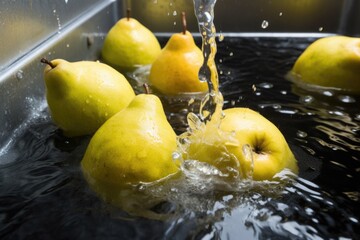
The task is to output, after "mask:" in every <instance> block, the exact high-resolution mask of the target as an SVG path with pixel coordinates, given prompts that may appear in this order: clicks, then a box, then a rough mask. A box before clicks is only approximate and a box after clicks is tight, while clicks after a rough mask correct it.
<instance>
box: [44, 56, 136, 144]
mask: <svg viewBox="0 0 360 240" xmlns="http://www.w3.org/2000/svg"><path fill="white" fill-rule="evenodd" d="M42 62H44V63H47V64H48V65H47V66H46V67H45V69H44V80H45V86H46V99H47V102H48V105H49V109H50V113H51V117H52V119H53V121H54V122H55V124H56V125H57V126H58V127H59V128H60V129H62V131H63V133H64V135H65V136H68V137H74V136H82V135H88V134H93V133H94V132H95V131H96V130H97V129H98V128H99V127H100V126H101V125H102V124H103V123H104V122H105V121H106V120H107V119H108V118H110V117H111V116H113V115H114V114H115V113H117V112H118V111H120V110H121V109H123V108H125V107H126V106H127V105H128V104H129V103H130V102H131V101H132V99H133V98H134V97H135V93H134V91H133V89H132V87H131V86H130V84H129V83H128V81H127V80H126V78H125V77H124V76H123V75H122V74H121V73H119V72H117V71H116V70H115V69H113V68H111V67H109V66H108V65H106V64H103V63H100V62H92V61H79V62H68V61H65V60H62V59H56V60H52V61H47V60H45V59H42Z"/></svg>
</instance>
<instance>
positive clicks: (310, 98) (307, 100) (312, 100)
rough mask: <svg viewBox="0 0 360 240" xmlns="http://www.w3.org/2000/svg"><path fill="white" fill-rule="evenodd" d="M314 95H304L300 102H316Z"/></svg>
mask: <svg viewBox="0 0 360 240" xmlns="http://www.w3.org/2000/svg"><path fill="white" fill-rule="evenodd" d="M314 100H315V99H314V97H313V96H310V95H307V96H303V97H301V98H300V102H302V103H312V102H314Z"/></svg>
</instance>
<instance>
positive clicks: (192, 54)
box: [149, 27, 208, 95]
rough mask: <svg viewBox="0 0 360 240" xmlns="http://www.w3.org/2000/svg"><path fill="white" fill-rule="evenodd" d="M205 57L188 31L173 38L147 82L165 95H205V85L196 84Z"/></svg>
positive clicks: (154, 66) (206, 87)
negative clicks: (202, 93)
mask: <svg viewBox="0 0 360 240" xmlns="http://www.w3.org/2000/svg"><path fill="white" fill-rule="evenodd" d="M203 61H204V57H203V54H202V52H201V50H200V49H199V48H198V47H197V45H196V44H195V41H194V38H193V36H192V35H191V33H190V32H189V31H186V28H185V27H184V31H183V32H182V33H175V34H173V35H172V36H171V37H170V39H169V41H168V42H167V43H166V45H165V47H164V49H163V50H162V51H161V54H160V55H159V56H158V58H157V59H156V60H155V61H154V63H153V64H152V66H151V69H150V75H149V82H150V85H152V86H153V87H154V88H155V89H157V90H158V91H160V92H161V93H163V94H166V95H176V94H180V93H187V92H205V91H207V90H208V85H207V82H202V81H200V80H199V70H200V67H201V66H202V65H203Z"/></svg>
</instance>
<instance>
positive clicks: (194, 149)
mask: <svg viewBox="0 0 360 240" xmlns="http://www.w3.org/2000/svg"><path fill="white" fill-rule="evenodd" d="M223 112H224V118H223V119H222V121H221V123H220V126H219V125H214V124H212V122H211V121H210V122H209V123H208V124H207V125H206V129H205V130H204V131H203V132H200V139H205V141H197V140H196V138H199V136H196V135H195V136H194V138H195V139H190V142H192V143H191V144H190V145H189V147H188V149H187V151H186V154H185V155H184V157H185V159H196V160H199V161H202V162H207V163H209V164H211V165H213V166H215V167H217V168H218V169H219V170H221V171H224V170H225V171H224V173H229V172H230V173H233V172H234V170H235V171H238V172H239V173H240V175H241V177H243V178H252V179H253V180H256V181H261V180H271V179H272V178H273V177H274V176H275V175H276V174H277V173H279V172H280V171H282V170H284V169H285V168H286V169H289V170H291V171H292V172H293V173H298V166H297V161H296V159H295V157H294V155H293V153H292V151H291V149H290V148H289V145H288V144H287V142H286V139H285V138H284V136H283V135H282V133H281V132H280V130H279V129H278V128H277V127H276V126H275V125H274V124H273V123H272V122H270V121H269V120H268V119H266V118H265V117H263V116H262V115H260V114H259V113H257V112H255V111H253V110H251V109H248V108H230V109H226V110H224V111H223ZM218 126H219V128H218ZM226 171H227V172H226Z"/></svg>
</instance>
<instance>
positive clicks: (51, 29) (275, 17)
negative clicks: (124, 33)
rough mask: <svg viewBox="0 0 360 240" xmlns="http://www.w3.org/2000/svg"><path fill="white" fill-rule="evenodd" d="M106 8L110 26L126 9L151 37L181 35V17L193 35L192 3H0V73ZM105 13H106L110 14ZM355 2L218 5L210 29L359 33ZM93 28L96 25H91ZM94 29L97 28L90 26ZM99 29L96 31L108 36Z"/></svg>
mask: <svg viewBox="0 0 360 240" xmlns="http://www.w3.org/2000/svg"><path fill="white" fill-rule="evenodd" d="M104 5H111V6H112V7H111V8H109V9H108V10H107V11H108V15H107V16H106V18H109V19H105V18H103V19H102V21H103V22H106V21H107V22H109V21H110V22H111V23H113V22H115V21H116V20H117V19H118V18H120V17H121V16H123V15H124V14H125V11H126V8H131V10H132V16H133V17H135V18H137V19H138V20H139V21H141V22H142V23H143V24H144V25H145V26H147V27H148V28H150V29H151V30H152V31H154V32H176V31H181V30H180V29H181V27H180V26H178V25H180V24H181V23H180V13H181V11H185V12H186V13H187V17H188V25H189V30H191V31H192V32H196V31H198V28H197V24H196V18H195V16H194V9H193V1H192V0H124V1H121V0H118V1H109V0H105V1H104V0H87V1H80V0H42V1H32V0H17V1H9V0H2V1H1V2H0V36H2V37H1V40H0V41H1V44H0V55H1V58H0V71H1V70H4V69H5V68H6V67H7V66H9V65H11V63H12V62H14V61H16V60H17V59H19V58H20V57H21V56H23V55H24V54H26V53H27V52H29V51H31V49H33V48H34V47H35V46H37V45H39V44H40V43H42V42H44V41H46V39H48V38H49V37H50V36H52V35H54V34H58V33H61V31H62V30H63V29H64V28H66V26H68V25H69V24H72V23H75V22H76V21H78V20H79V19H80V18H81V17H82V16H83V15H84V14H89V13H91V11H98V10H99V9H101V8H103V7H104ZM109 11H111V12H110V13H109ZM359 13H360V2H359V1H357V0H218V1H217V3H216V5H215V20H214V22H215V25H216V28H217V31H218V32H222V33H229V32H230V33H241V32H256V33H279V32H281V33H294V32H295V33H309V32H323V33H339V34H346V35H356V34H359V32H360V14H359ZM96 24H98V23H96ZM95 27H96V26H95ZM107 30H108V29H100V27H99V31H107Z"/></svg>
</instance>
